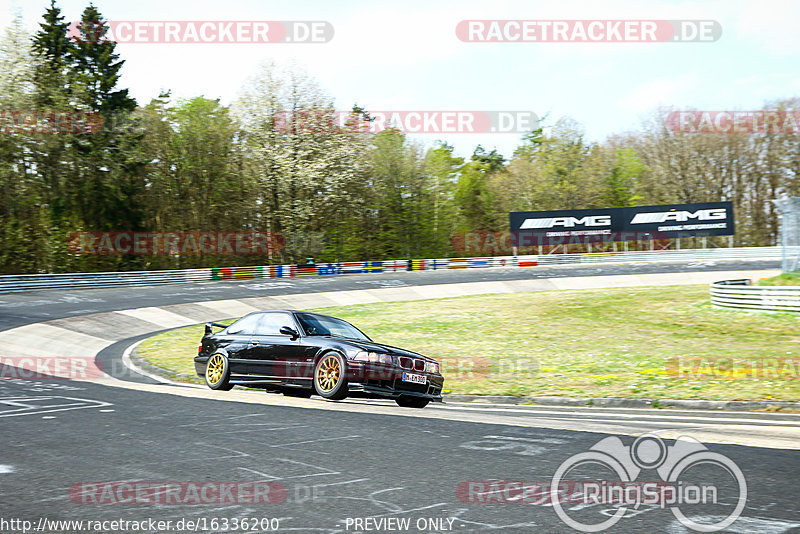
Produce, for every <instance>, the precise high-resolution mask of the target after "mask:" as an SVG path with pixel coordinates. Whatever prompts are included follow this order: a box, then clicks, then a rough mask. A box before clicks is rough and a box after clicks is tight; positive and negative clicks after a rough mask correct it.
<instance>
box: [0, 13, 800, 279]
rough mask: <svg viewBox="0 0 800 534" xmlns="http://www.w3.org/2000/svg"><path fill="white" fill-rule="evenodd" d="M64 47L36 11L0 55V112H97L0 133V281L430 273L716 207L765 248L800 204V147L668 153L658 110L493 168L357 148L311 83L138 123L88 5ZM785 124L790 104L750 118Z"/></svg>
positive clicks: (110, 47)
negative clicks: (194, 236) (137, 245)
mask: <svg viewBox="0 0 800 534" xmlns="http://www.w3.org/2000/svg"><path fill="white" fill-rule="evenodd" d="M80 18H81V22H80V24H79V27H78V33H77V35H76V36H74V38H72V39H71V38H70V36H69V34H68V31H69V25H68V23H67V22H66V20H68V19H67V18H66V17H65V16H64V14H63V13H62V12H61V9H60V8H59V7H58V6H57V5H56V3H55V1H54V0H51V2H50V5H49V6H48V7H47V8H46V9H45V11H44V13H43V17H42V20H41V22H40V24H39V28H38V29H37V31H36V32H35V34H34V35H29V34H28V33H27V32H26V31H25V28H24V25H23V24H22V20H21V18H20V17H19V16H16V17H15V18H14V20H13V22H12V23H11V25H10V26H9V27H8V28H7V29H6V30H5V32H4V35H3V36H2V39H0V109H5V110H33V109H35V110H40V111H46V110H57V111H79V112H87V113H97V114H99V115H100V116H101V117H102V118H103V127H102V129H100V130H99V131H96V132H94V133H80V132H67V133H60V134H58V135H46V134H40V133H28V132H21V131H17V132H12V133H4V134H0V188H2V191H3V195H2V196H0V272H2V273H26V272H40V271H41V272H47V271H50V272H65V271H75V270H90V271H91V270H126V269H157V268H180V267H200V266H210V265H214V266H219V265H226V264H227V265H244V264H250V265H253V264H267V263H289V262H296V261H298V260H303V259H304V258H306V257H308V256H314V257H315V258H316V259H317V261H320V262H325V261H352V260H367V259H381V258H409V257H443V256H450V255H452V254H453V253H455V252H456V251H454V250H453V248H452V246H451V239H452V238H453V237H454V234H456V233H458V232H462V231H476V230H483V231H503V230H506V229H507V228H508V227H507V224H508V212H509V211H527V210H548V209H580V208H593V207H618V206H630V205H637V204H638V205H641V204H659V203H672V202H703V201H715V200H726V199H730V200H733V201H734V207H735V210H736V214H737V232H738V233H737V243H739V244H743V245H767V244H774V243H775V240H776V237H777V230H778V222H777V221H778V217H777V214H776V213H775V211H774V207H773V205H772V203H771V202H769V200H770V199H772V198H776V197H777V196H779V195H780V194H783V193H784V192H788V193H790V194H800V178H798V176H800V164H799V163H798V162H800V156H799V154H800V141H798V138H797V136H792V135H783V134H780V135H779V134H770V135H764V134H758V135H744V134H743V135H718V136H715V135H702V136H691V135H679V134H674V133H672V132H670V131H669V130H668V129H667V128H666V127H665V120H666V115H667V113H668V111H669V110H660V111H659V112H658V113H657V114H656V115H654V116H653V118H652V120H651V121H650V122H649V123H648V124H646V125H645V126H644V127H643V128H642V130H641V131H639V132H635V133H632V134H628V135H625V136H616V137H611V138H609V139H607V140H605V141H603V142H602V143H591V142H588V141H587V140H586V138H585V135H584V133H583V131H582V129H581V127H580V125H579V124H577V123H575V122H574V121H572V120H570V119H566V118H562V119H560V120H558V121H556V122H555V123H554V124H552V125H542V126H540V127H538V128H537V129H535V130H532V131H530V132H527V133H526V134H525V135H523V136H522V139H521V141H520V144H519V147H518V148H517V149H516V150H515V151H514V152H513V155H512V157H511V158H510V159H507V158H506V157H504V156H503V155H502V154H500V153H498V152H497V150H496V149H494V150H487V149H485V148H484V147H483V146H481V145H478V146H477V147H476V148H475V150H474V151H473V153H472V154H471V156H470V157H469V158H467V160H466V161H465V159H464V158H462V157H459V156H458V155H456V154H455V152H454V150H453V147H451V146H448V145H446V144H443V143H441V142H440V143H437V144H434V145H433V146H432V147H426V146H423V145H421V144H419V143H418V142H416V141H414V140H413V139H410V138H408V137H406V136H405V135H404V134H403V133H401V132H399V131H396V130H392V129H389V130H385V131H382V132H380V133H371V132H369V131H368V128H363V126H364V125H369V124H370V122H369V121H370V119H371V118H370V114H369V109H367V108H366V107H364V106H359V105H354V106H353V107H352V113H351V114H350V116H348V117H346V120H344V121H339V120H338V117H336V116H335V115H334V110H335V108H334V104H333V100H332V98H331V97H330V95H328V94H327V93H326V92H325V91H324V90H323V89H322V88H321V87H320V86H319V84H318V83H317V82H316V81H315V80H314V79H313V77H311V76H310V75H309V74H308V73H306V72H304V71H302V70H301V69H297V68H294V67H280V66H278V65H275V64H274V63H267V64H265V65H263V66H262V67H260V68H259V69H258V70H257V71H256V72H255V75H254V76H253V78H252V79H250V80H249V81H248V82H247V83H246V84H245V86H244V87H243V88H242V91H241V93H240V95H239V97H238V98H237V99H236V101H235V102H234V103H233V104H232V105H231V106H225V105H222V104H221V103H220V102H219V100H215V99H211V98H205V97H203V96H197V97H195V98H190V99H188V100H182V101H177V102H175V101H173V99H172V98H171V96H170V93H169V92H164V93H163V94H161V95H159V96H158V97H156V98H154V99H152V100H151V101H150V102H149V103H147V104H143V105H138V104H137V102H136V101H135V100H134V99H133V98H131V97H130V95H129V93H128V90H127V89H126V88H123V87H119V81H120V76H121V74H122V72H123V69H124V65H125V62H124V61H123V60H122V59H121V58H120V57H119V54H118V53H117V50H116V44H115V43H114V42H112V41H109V40H107V39H106V36H107V34H108V31H109V28H108V23H107V21H106V19H105V18H104V16H103V14H102V13H100V11H99V10H98V9H97V8H96V7H95V6H94V5H91V4H90V5H89V6H88V7H86V8H85V9H84V10H83V12H82V14H81V17H80ZM765 107H767V108H769V109H782V110H787V111H790V110H797V109H798V108H800V100H798V99H788V100H783V101H778V102H771V103H765ZM6 120H7V119H6ZM79 231H145V232H179V231H260V232H272V233H276V234H280V235H282V236H284V238H285V242H286V247H285V248H284V249H283V250H281V251H280V252H277V253H272V254H267V255H263V256H241V257H239V256H218V255H183V256H178V255H160V256H119V255H105V256H89V255H83V256H80V255H76V254H74V253H73V252H72V251H70V249H69V248H68V239H69V236H70V234H72V233H74V232H79Z"/></svg>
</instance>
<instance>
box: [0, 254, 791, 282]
mask: <svg viewBox="0 0 800 534" xmlns="http://www.w3.org/2000/svg"><path fill="white" fill-rule="evenodd" d="M734 259H751V260H755V259H761V260H775V261H778V260H780V259H781V249H780V247H752V248H720V249H696V250H691V249H689V250H662V251H646V252H627V253H625V252H598V253H592V254H548V255H538V256H536V255H534V256H495V257H473V258H424V259H412V260H370V261H351V262H334V263H318V264H316V265H312V266H303V265H299V266H298V265H255V266H247V267H213V268H204V269H174V270H166V271H129V272H118V273H72V274H25V275H10V276H0V293H12V292H18V291H37V290H47V289H82V288H104V287H117V286H119V287H126V286H150V285H159V284H175V283H181V282H197V281H211V280H247V279H258V278H286V277H294V276H299V277H306V276H335V275H344V274H366V273H386V272H392V273H393V272H398V271H407V270H408V271H436V270H443V269H486V268H491V267H535V266H537V265H583V264H598V263H643V262H664V261H681V262H686V261H707V260H734Z"/></svg>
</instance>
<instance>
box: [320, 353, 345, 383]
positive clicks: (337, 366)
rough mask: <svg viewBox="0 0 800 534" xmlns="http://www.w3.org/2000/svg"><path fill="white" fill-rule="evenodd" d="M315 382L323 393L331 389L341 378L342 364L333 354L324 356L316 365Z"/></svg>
mask: <svg viewBox="0 0 800 534" xmlns="http://www.w3.org/2000/svg"><path fill="white" fill-rule="evenodd" d="M316 378H317V384H318V385H319V389H320V390H321V391H322V392H324V393H329V392H331V391H333V390H334V389H335V388H336V386H337V385H338V384H339V380H341V378H342V364H341V363H339V358H337V357H336V356H334V355H333V354H331V355H328V356H325V357H324V358H323V359H322V361H321V362H319V365H318V366H317V377H316Z"/></svg>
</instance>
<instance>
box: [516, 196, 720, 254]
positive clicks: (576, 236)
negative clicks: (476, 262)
mask: <svg viewBox="0 0 800 534" xmlns="http://www.w3.org/2000/svg"><path fill="white" fill-rule="evenodd" d="M509 218H510V222H511V235H512V240H513V242H514V244H515V245H516V246H518V247H530V246H536V245H563V244H571V243H597V242H604V243H611V242H614V241H641V240H649V239H669V238H672V237H700V236H712V235H733V233H734V221H733V203H731V202H702V203H698V204H665V205H662V206H636V207H630V208H603V209H590V210H557V211H518V212H513V213H510V214H509Z"/></svg>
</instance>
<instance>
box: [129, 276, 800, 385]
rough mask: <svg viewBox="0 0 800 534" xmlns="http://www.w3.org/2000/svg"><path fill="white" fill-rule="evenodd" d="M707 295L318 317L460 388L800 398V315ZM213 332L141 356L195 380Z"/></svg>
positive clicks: (431, 304) (633, 294)
mask: <svg viewBox="0 0 800 534" xmlns="http://www.w3.org/2000/svg"><path fill="white" fill-rule="evenodd" d="M707 299H708V286H705V285H702V286H671V287H640V288H613V289H603V290H574V291H549V292H535V293H514V294H497V295H479V296H467V297H455V298H446V299H435V300H424V301H409V302H392V303H381V304H365V305H356V306H342V307H335V308H324V309H320V310H318V311H320V312H322V313H325V314H328V315H333V316H336V317H341V318H343V319H346V320H348V321H351V322H352V323H354V324H355V325H357V326H358V327H359V328H361V329H362V330H363V331H365V332H366V333H367V334H368V335H370V337H372V338H373V339H374V340H376V341H379V342H382V343H387V344H390V345H395V346H400V347H404V348H408V349H411V350H414V351H418V352H421V353H422V354H426V355H429V356H431V357H433V358H436V359H438V360H440V361H441V362H442V363H443V367H444V371H445V372H444V374H445V378H446V381H445V388H446V390H447V391H449V392H452V393H464V394H485V395H516V396H525V395H534V396H535V395H556V396H588V397H647V398H676V399H712V400H784V401H797V400H800V380H798V372H800V369H796V368H794V369H793V368H791V367H789V368H783V365H784V363H785V362H787V361H791V358H795V360H794V361H795V362H800V357H798V349H800V333H798V326H800V317H796V316H792V315H785V314H774V315H764V314H749V313H743V312H736V311H724V310H716V309H712V308H711V307H710V304H709V303H708V300H707ZM202 331H203V328H202V326H192V327H187V328H180V329H177V330H173V331H171V332H166V333H163V334H159V335H157V336H155V337H153V338H150V339H148V340H147V341H145V342H144V343H142V344H141V345H140V346H139V348H138V353H139V355H140V356H141V357H143V358H144V359H146V360H147V361H149V362H151V363H152V364H154V365H156V366H158V367H162V368H166V369H170V370H172V371H175V372H180V373H183V374H193V373H194V368H193V362H192V358H193V356H194V354H196V352H197V344H198V341H199V339H200V337H201V336H202ZM675 358H683V359H688V358H697V359H699V360H697V361H701V362H702V361H706V362H709V361H710V362H715V361H716V362H719V361H720V359H721V358H725V359H728V361H733V362H741V361H758V360H759V359H768V361H770V360H769V359H772V360H775V361H776V362H780V365H781V370H782V373H778V372H775V373H755V375H754V376H755V377H752V376H753V374H752V373H751V374H748V373H746V372H744V373H742V372H738V373H733V374H731V373H727V374H725V373H722V374H719V373H715V372H711V370H710V369H708V370H707V371H709V372H708V373H705V374H704V373H701V374H700V375H697V374H695V375H693V376H692V377H690V378H679V377H676V376H675V373H674V372H671V371H670V370H669V369H670V362H671V361H674V359H675ZM740 365H741V364H740V363H735V364H734V367H736V366H740ZM712 366H713V364H712ZM723 368H724V366H723ZM696 370H697V369H695V371H696ZM739 370H740V371H741V369H739ZM730 376H732V377H733V378H728V377H730Z"/></svg>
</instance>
